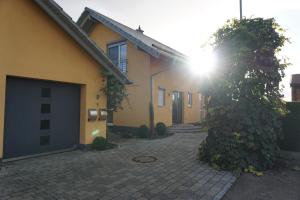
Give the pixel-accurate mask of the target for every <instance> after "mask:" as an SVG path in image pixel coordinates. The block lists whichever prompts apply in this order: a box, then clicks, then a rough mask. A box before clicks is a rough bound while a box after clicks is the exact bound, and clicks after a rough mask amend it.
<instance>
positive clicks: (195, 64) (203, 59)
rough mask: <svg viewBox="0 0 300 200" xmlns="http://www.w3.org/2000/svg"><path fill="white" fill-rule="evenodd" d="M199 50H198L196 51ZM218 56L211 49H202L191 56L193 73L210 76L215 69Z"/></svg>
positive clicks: (190, 61) (190, 62) (190, 65)
mask: <svg viewBox="0 0 300 200" xmlns="http://www.w3.org/2000/svg"><path fill="white" fill-rule="evenodd" d="M195 52H197V51H195ZM215 65H216V57H215V55H214V53H213V52H212V51H211V50H202V51H199V50H198V53H195V54H193V55H191V56H190V59H189V67H190V69H191V71H192V73H193V74H195V75H198V76H209V75H211V74H212V73H213V71H214V70H215V67H216V66H215Z"/></svg>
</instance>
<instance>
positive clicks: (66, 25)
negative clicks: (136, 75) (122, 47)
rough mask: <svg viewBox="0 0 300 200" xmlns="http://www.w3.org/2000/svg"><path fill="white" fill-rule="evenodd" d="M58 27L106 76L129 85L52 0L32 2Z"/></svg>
mask: <svg viewBox="0 0 300 200" xmlns="http://www.w3.org/2000/svg"><path fill="white" fill-rule="evenodd" d="M34 1H35V2H36V4H38V5H39V6H40V7H41V8H42V9H43V10H44V12H46V13H47V14H48V15H49V16H50V17H51V18H52V19H53V20H54V21H55V22H56V23H57V24H58V25H59V26H61V27H62V28H63V29H64V30H65V31H66V32H67V33H68V34H69V35H70V36H71V37H72V38H73V39H74V40H75V41H76V42H77V43H78V44H79V45H80V46H81V47H82V48H83V49H84V50H86V52H87V53H88V54H89V55H90V56H92V57H93V58H94V59H95V60H96V61H97V62H98V63H99V64H100V65H101V66H103V67H104V69H105V72H106V75H112V76H114V77H116V78H117V79H118V80H119V81H120V82H121V83H123V84H129V83H131V82H130V81H129V80H128V78H127V76H125V74H123V73H122V72H121V71H120V70H119V68H118V67H116V66H115V65H114V64H113V63H112V62H111V60H110V59H109V58H108V57H107V56H106V55H105V53H104V52H103V51H102V50H101V49H100V48H99V47H98V46H97V45H96V43H94V42H93V41H92V40H91V39H89V37H88V35H87V34H86V33H85V32H84V31H83V30H82V29H81V28H80V27H79V26H77V24H76V23H75V22H74V21H73V20H72V18H71V17H70V16H69V15H68V14H67V13H65V12H64V10H63V9H62V8H61V7H60V6H59V5H58V4H57V3H55V1H54V0H34Z"/></svg>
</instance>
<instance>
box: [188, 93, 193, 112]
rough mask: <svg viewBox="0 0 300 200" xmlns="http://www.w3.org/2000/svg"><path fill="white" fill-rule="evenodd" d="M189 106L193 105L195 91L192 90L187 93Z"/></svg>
mask: <svg viewBox="0 0 300 200" xmlns="http://www.w3.org/2000/svg"><path fill="white" fill-rule="evenodd" d="M187 103H188V104H187V106H188V107H189V108H191V107H192V106H193V93H192V92H188V93H187Z"/></svg>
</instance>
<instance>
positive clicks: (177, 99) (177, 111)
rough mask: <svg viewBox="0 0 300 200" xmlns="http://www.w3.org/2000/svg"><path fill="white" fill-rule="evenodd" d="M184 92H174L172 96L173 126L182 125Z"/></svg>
mask: <svg viewBox="0 0 300 200" xmlns="http://www.w3.org/2000/svg"><path fill="white" fill-rule="evenodd" d="M182 96H183V95H182V92H177V91H175V92H173V94H172V122H173V124H181V123H182V105H183V98H182Z"/></svg>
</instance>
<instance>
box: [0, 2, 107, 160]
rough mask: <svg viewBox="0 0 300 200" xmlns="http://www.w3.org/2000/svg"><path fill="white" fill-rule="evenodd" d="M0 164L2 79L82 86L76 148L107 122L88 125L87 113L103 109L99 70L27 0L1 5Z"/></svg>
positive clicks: (0, 146)
mask: <svg viewBox="0 0 300 200" xmlns="http://www.w3.org/2000/svg"><path fill="white" fill-rule="evenodd" d="M0 24H1V29H0V44H1V45H0V158H1V157H2V156H3V138H4V112H5V111H4V110H5V87H6V77H7V76H17V77H26V78H33V79H40V80H51V81H59V82H66V83H73V84H80V85H81V108H80V143H81V144H89V143H91V142H92V140H93V136H92V135H91V132H92V131H94V130H96V129H98V130H100V135H101V136H104V137H105V136H106V122H105V121H96V122H88V121H87V110H88V109H89V108H106V97H105V96H104V95H102V96H101V98H100V100H97V99H96V95H97V92H98V91H99V89H100V88H101V87H103V85H104V83H103V79H106V78H105V76H103V73H102V71H101V69H102V68H101V66H99V64H98V63H96V62H95V61H94V60H93V59H92V58H91V57H90V56H89V55H88V54H87V53H86V52H85V51H84V50H82V49H81V47H80V46H79V45H78V44H77V43H75V42H74V41H73V39H72V38H70V37H69V35H67V33H65V32H64V31H63V30H62V29H61V28H60V27H59V26H58V25H57V24H56V23H55V22H53V21H52V19H51V18H50V17H48V16H47V15H46V14H45V13H44V12H43V11H42V10H41V9H40V8H39V7H38V6H37V5H36V4H35V3H33V1H31V0H22V1H21V0H2V1H0Z"/></svg>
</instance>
